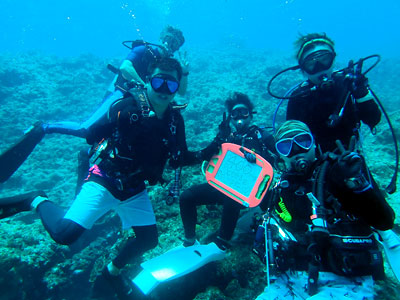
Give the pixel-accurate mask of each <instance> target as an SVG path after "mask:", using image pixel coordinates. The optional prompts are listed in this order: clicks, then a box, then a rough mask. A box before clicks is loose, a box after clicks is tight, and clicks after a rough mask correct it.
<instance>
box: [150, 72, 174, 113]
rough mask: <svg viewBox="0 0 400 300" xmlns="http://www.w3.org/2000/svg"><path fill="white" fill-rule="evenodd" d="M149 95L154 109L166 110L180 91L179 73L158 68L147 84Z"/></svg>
mask: <svg viewBox="0 0 400 300" xmlns="http://www.w3.org/2000/svg"><path fill="white" fill-rule="evenodd" d="M146 89H147V95H148V97H149V100H150V103H151V105H152V106H153V108H154V109H156V110H157V109H164V108H166V107H167V106H168V104H169V102H171V101H172V99H173V98H174V97H175V94H176V92H177V91H178V89H179V80H178V72H177V71H175V70H173V71H166V70H161V69H159V68H156V69H155V70H154V72H153V73H152V74H151V75H150V78H149V80H148V82H147V83H146Z"/></svg>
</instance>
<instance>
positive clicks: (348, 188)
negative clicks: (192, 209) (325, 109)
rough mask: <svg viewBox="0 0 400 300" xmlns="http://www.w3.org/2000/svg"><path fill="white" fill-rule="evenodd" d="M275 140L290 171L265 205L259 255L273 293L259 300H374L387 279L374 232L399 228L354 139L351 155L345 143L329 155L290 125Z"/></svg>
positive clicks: (300, 127)
mask: <svg viewBox="0 0 400 300" xmlns="http://www.w3.org/2000/svg"><path fill="white" fill-rule="evenodd" d="M274 139H275V148H276V151H277V152H278V154H279V156H280V158H281V159H282V160H283V161H284V162H285V166H286V169H285V170H284V171H283V173H282V175H281V178H280V179H279V181H278V182H277V184H276V185H275V187H274V188H273V189H270V190H269V191H268V192H267V195H266V197H265V198H264V199H263V202H262V203H261V208H262V209H263V210H267V213H266V214H265V215H264V222H263V224H262V225H260V226H259V228H258V231H257V234H256V240H255V243H254V252H255V253H256V254H257V255H258V256H259V257H260V258H261V259H262V261H263V263H266V268H267V277H268V286H267V287H266V289H265V292H264V293H263V294H261V295H260V296H259V297H258V298H257V299H258V300H261V299H332V297H336V298H337V299H342V298H351V299H360V298H363V299H373V296H374V291H373V280H382V279H383V278H384V268H383V260H382V254H381V252H380V250H379V248H378V242H377V240H376V239H375V237H374V233H373V230H376V231H378V232H382V231H383V232H384V233H385V232H387V230H388V229H390V228H392V226H393V222H394V212H393V210H392V208H391V207H390V206H389V205H388V204H387V203H386V201H385V199H384V198H383V197H382V195H381V193H380V192H379V190H378V188H377V186H376V185H375V184H374V182H373V181H371V180H370V178H369V174H368V171H367V170H366V169H365V168H364V164H363V163H362V160H363V157H362V156H361V155H360V154H358V153H357V152H353V148H354V138H353V139H351V145H350V146H349V150H345V149H344V147H343V145H342V144H341V143H340V142H339V141H338V142H337V145H338V149H337V151H335V152H326V153H325V154H322V153H319V152H318V151H317V144H316V140H315V139H314V136H313V135H312V133H311V131H310V129H309V128H308V126H307V125H306V124H304V123H302V122H300V121H297V120H289V121H286V122H285V123H283V124H282V125H281V126H280V127H279V128H278V130H277V131H276V133H275V135H274ZM399 246H400V245H399ZM272 276H274V278H275V280H273V282H272V281H271V283H270V278H271V277H272ZM305 287H306V288H305Z"/></svg>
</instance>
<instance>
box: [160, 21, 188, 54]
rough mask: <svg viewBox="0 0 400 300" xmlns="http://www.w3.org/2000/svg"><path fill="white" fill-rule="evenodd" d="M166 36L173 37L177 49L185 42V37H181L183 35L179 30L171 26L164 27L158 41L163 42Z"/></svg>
mask: <svg viewBox="0 0 400 300" xmlns="http://www.w3.org/2000/svg"><path fill="white" fill-rule="evenodd" d="M167 36H173V37H174V38H175V39H176V40H177V41H178V43H179V48H180V47H181V46H182V45H183V43H184V42H185V37H184V36H183V33H182V31H181V30H180V29H178V28H175V27H173V26H171V25H167V26H165V27H164V29H163V30H162V31H161V33H160V40H161V41H162V42H164V40H165V38H166V37H167Z"/></svg>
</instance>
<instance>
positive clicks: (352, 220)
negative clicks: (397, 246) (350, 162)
mask: <svg viewBox="0 0 400 300" xmlns="http://www.w3.org/2000/svg"><path fill="white" fill-rule="evenodd" d="M322 167H325V168H327V167H329V163H325V164H323V163H322V164H319V165H318V166H316V168H315V171H314V173H313V177H312V178H311V179H310V180H308V181H307V182H306V184H305V185H301V184H299V182H300V181H298V182H294V183H291V182H290V177H288V183H287V187H286V188H280V191H279V193H277V195H278V196H277V197H275V202H276V207H277V210H276V212H277V213H278V216H279V217H278V216H277V219H280V222H279V223H280V224H281V225H282V226H283V227H285V228H286V229H288V230H289V231H290V232H292V233H293V235H294V236H295V237H296V238H297V242H296V243H293V242H291V243H290V247H288V246H287V245H286V246H285V247H281V248H280V249H283V250H285V251H287V253H288V257H287V258H285V260H284V261H285V263H282V262H281V265H282V266H284V269H285V268H286V269H295V270H296V269H298V266H302V267H301V268H300V269H304V267H305V264H304V263H303V264H302V263H300V262H299V260H301V259H303V260H304V259H308V263H309V264H313V265H314V266H315V265H316V264H317V265H316V270H317V271H328V272H333V273H335V274H338V275H341V276H363V275H373V276H374V278H375V279H382V278H383V276H384V275H383V274H384V273H383V262H382V254H381V252H380V251H379V248H378V243H377V241H376V240H375V238H374V235H373V232H372V229H371V227H370V226H369V225H368V224H367V223H366V222H364V221H363V220H362V219H360V218H356V217H355V216H353V215H352V214H351V213H350V212H347V211H345V210H343V209H342V208H341V205H340V203H339V200H338V199H336V198H335V197H334V196H333V195H332V194H330V193H324V195H320V193H318V192H317V189H320V190H321V189H322V190H324V191H325V192H326V189H325V183H326V181H327V180H329V179H328V178H326V174H327V172H321V168H322ZM322 171H323V170H322ZM318 183H319V184H322V186H318V187H317V185H318ZM308 193H312V194H313V195H314V196H316V198H317V199H318V200H319V202H320V203H321V205H320V206H319V207H317V210H316V211H317V214H314V213H313V210H312V204H311V202H310V201H309V200H308V199H307V198H309V197H308V195H309V194H308ZM349 200H350V201H351V199H349ZM282 203H283V205H282ZM282 206H283V209H282ZM283 210H284V211H285V212H286V213H289V214H291V221H290V222H287V220H285V218H284V216H282V215H280V214H279V213H281V212H282V211H283ZM317 215H318V216H317ZM316 217H318V218H322V219H323V221H324V222H323V224H325V225H324V226H325V227H324V228H316V227H315V226H314V224H313V218H316ZM312 245H314V247H311V246H312ZM291 247H294V249H297V250H293V249H291ZM301 249H302V251H301ZM305 250H306V251H305ZM278 252H279V251H278ZM305 252H308V253H307V255H306V254H305ZM293 255H294V257H293ZM296 255H299V256H300V257H296ZM277 256H279V257H280V258H281V261H283V260H282V257H285V254H282V253H281V254H278V253H277ZM290 256H292V257H290ZM288 261H291V262H295V265H293V266H291V265H290V263H287V262H288ZM308 271H309V273H310V268H308Z"/></svg>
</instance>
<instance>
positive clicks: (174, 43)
mask: <svg viewBox="0 0 400 300" xmlns="http://www.w3.org/2000/svg"><path fill="white" fill-rule="evenodd" d="M162 42H163V44H164V45H165V46H166V47H167V48H168V51H170V52H171V53H174V52H175V51H178V50H179V47H180V45H179V41H178V39H177V38H175V37H174V36H173V35H166V36H165V37H164V38H163V40H162Z"/></svg>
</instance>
